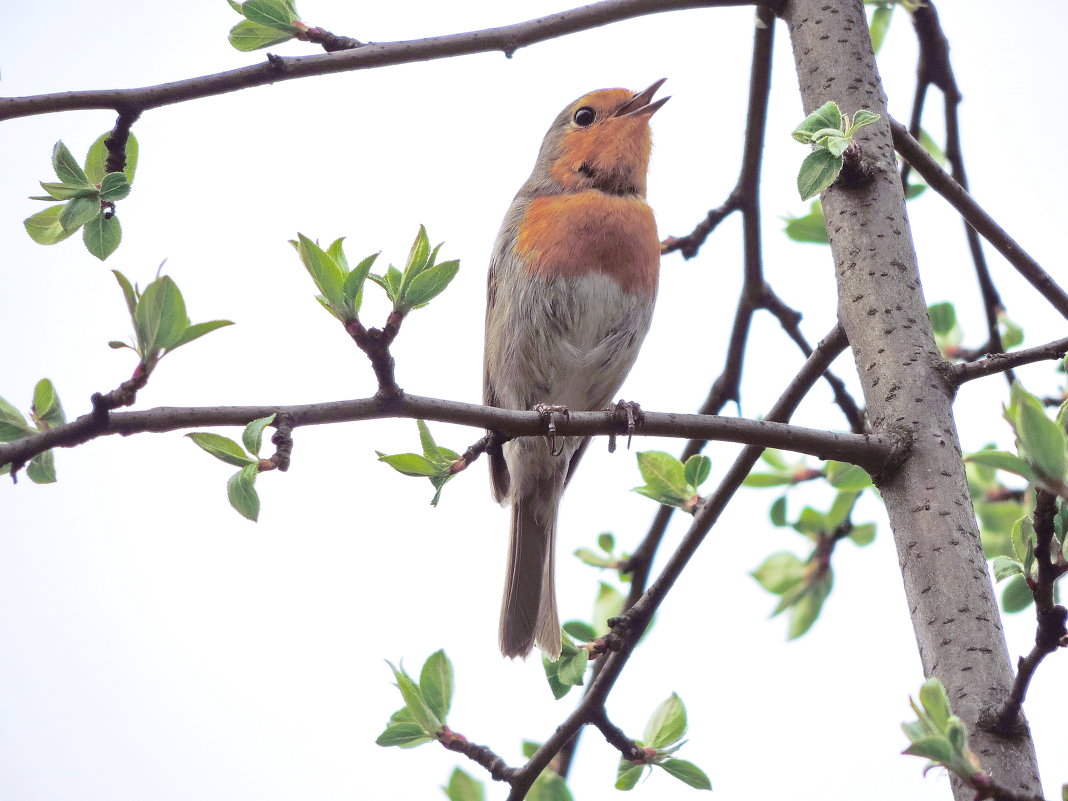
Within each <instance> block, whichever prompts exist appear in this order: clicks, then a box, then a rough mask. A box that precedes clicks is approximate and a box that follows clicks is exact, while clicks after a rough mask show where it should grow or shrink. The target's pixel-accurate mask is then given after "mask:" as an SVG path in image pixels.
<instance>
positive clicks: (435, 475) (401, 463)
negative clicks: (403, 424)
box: [375, 420, 460, 506]
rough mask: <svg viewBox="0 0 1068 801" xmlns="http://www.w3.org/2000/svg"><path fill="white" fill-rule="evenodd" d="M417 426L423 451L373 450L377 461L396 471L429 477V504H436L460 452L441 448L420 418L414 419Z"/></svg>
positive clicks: (407, 474) (453, 473)
mask: <svg viewBox="0 0 1068 801" xmlns="http://www.w3.org/2000/svg"><path fill="white" fill-rule="evenodd" d="M415 424H416V426H418V428H419V444H420V445H421V446H422V448H423V453H422V454H418V453H394V454H386V453H382V451H375V453H377V454H378V461H380V462H385V463H386V464H388V465H389V466H390V467H392V468H393V469H394V470H396V471H397V472H398V473H401V474H403V475H406V476H415V477H417V478H429V479H430V483H431V484H432V485H433V486H434V497H433V498H431V499H430V505H431V506H437V505H438V501H439V500H441V490H442V488H443V487H444V486H445V485H446V484H447V483H448V482H449V480H450V479H451V478H452V477H453V476H454V475H456V473H455V472H454V470H455V467H454V465H455V464H456V463H457V461H458V460H459V458H460V454H458V453H457V452H456V451H451V450H449V449H448V448H443V447H441V446H440V445H438V444H437V443H436V442H435V441H434V437H433V436H431V434H430V429H429V428H428V427H427V424H426V423H425V422H424V421H422V420H416V421H415Z"/></svg>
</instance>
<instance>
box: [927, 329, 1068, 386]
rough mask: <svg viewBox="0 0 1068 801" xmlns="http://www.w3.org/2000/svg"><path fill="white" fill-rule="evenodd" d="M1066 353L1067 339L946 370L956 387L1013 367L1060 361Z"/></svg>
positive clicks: (958, 365) (956, 365)
mask: <svg viewBox="0 0 1068 801" xmlns="http://www.w3.org/2000/svg"><path fill="white" fill-rule="evenodd" d="M1066 353H1068V337H1065V338H1064V339H1056V340H1054V341H1053V342H1047V343H1046V344H1045V345H1038V346H1036V347H1033V348H1025V349H1024V350H1014V351H1013V352H1012V353H995V354H993V355H991V356H989V357H987V358H986V359H979V360H978V361H974V362H962V363H961V364H954V365H951V366H950V367H949V368H948V372H949V376H950V379H951V380H952V381H953V383H954V384H955V385H956V386H958V387H959V386H960V385H961V384H963V383H965V382H966V381H972V380H974V379H976V378H983V377H984V376H988V375H993V374H994V373H1002V372H1006V371H1008V370H1011V369H1012V368H1014V367H1020V366H1021V365H1024V364H1032V363H1034V362H1041V361H1045V360H1047V359H1061V358H1064V355H1065V354H1066Z"/></svg>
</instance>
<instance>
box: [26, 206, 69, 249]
mask: <svg viewBox="0 0 1068 801" xmlns="http://www.w3.org/2000/svg"><path fill="white" fill-rule="evenodd" d="M65 208H66V206H49V207H48V208H47V209H45V210H44V211H39V212H37V213H36V214H34V215H33V216H31V217H27V218H26V219H25V220H23V221H22V224H23V226H25V228H26V233H27V234H29V235H30V239H32V240H33V241H34V242H36V243H37V244H38V245H54V244H56V243H57V242H62V241H63V240H64V239H66V238H67V237H68V236H70V235H71V234H73V233H74V232H73V231H65V230H64V229H63V226H62V225H61V224H60V222H59V217H60V215H61V214H62V213H63V210H64V209H65Z"/></svg>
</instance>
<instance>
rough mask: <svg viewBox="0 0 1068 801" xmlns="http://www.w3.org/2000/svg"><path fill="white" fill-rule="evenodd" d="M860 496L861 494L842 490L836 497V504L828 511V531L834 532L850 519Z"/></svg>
mask: <svg viewBox="0 0 1068 801" xmlns="http://www.w3.org/2000/svg"><path fill="white" fill-rule="evenodd" d="M859 494H860V493H859V492H853V491H850V490H841V491H840V492H839V493H838V494H837V495H836V496H835V497H834V502H833V503H832V504H831V508H830V509H828V510H827V515H826V517H825V520H826V525H827V528H828V529H830V530H832V531H833V530H834V529H836V528H838V526H840V525H841V524H842V523H844V522H845V521H846V520H847V519H848V517H849V515H850V513H851V512H852V511H853V506H854V505H855V504H856V500H857V496H858V495H859Z"/></svg>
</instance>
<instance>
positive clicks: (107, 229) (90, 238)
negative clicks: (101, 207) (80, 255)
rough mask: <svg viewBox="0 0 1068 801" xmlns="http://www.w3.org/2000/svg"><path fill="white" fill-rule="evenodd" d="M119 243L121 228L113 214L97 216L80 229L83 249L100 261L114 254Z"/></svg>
mask: <svg viewBox="0 0 1068 801" xmlns="http://www.w3.org/2000/svg"><path fill="white" fill-rule="evenodd" d="M116 174H117V173H116ZM121 241H122V226H121V225H119V218H118V217H116V216H115V215H114V214H112V215H111V216H110V217H105V216H104V215H103V214H98V215H96V216H95V217H94V218H93V219H91V220H90V221H89V222H87V223H86V224H85V228H83V229H82V242H84V243H85V249H86V250H88V251H89V252H90V253H91V254H93V255H94V256H96V257H97V258H98V259H100V261H104V259H106V258H107V257H108V256H110V255H111V254H112V253H114V252H115V249H116V248H117V247H118V246H119V242H121Z"/></svg>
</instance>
